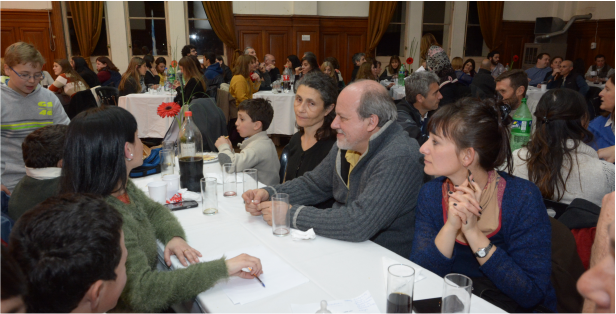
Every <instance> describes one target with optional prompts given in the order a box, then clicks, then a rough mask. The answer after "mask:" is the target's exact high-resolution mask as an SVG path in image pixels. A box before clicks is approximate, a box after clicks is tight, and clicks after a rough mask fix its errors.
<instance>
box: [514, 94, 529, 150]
mask: <svg viewBox="0 0 616 314" xmlns="http://www.w3.org/2000/svg"><path fill="white" fill-rule="evenodd" d="M532 123H533V116H532V115H531V114H530V110H528V106H527V105H526V98H523V99H522V104H521V105H520V108H518V109H517V110H516V111H515V114H514V115H513V126H512V127H511V142H510V145H511V151H512V152H513V151H515V150H516V149H519V148H521V147H522V146H524V145H526V143H528V141H529V140H530V130H531V124H532Z"/></svg>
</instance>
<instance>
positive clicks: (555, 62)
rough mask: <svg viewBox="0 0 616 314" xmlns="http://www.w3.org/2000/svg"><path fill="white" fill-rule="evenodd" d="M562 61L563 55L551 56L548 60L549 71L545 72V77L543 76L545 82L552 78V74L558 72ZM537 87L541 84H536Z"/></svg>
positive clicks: (554, 74)
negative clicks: (549, 60)
mask: <svg viewBox="0 0 616 314" xmlns="http://www.w3.org/2000/svg"><path fill="white" fill-rule="evenodd" d="M562 62H563V57H559V56H556V57H554V58H552V61H551V62H550V69H551V70H550V72H548V73H546V74H545V77H544V78H543V81H544V82H547V83H546V84H548V83H550V82H551V81H550V79H551V78H552V79H553V76H556V74H558V73H560V64H561V63H562ZM537 87H539V88H541V84H537Z"/></svg>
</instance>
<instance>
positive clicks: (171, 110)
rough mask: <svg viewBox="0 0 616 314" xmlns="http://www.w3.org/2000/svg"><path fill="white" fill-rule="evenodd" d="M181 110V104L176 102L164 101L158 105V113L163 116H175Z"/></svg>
mask: <svg viewBox="0 0 616 314" xmlns="http://www.w3.org/2000/svg"><path fill="white" fill-rule="evenodd" d="M178 112H180V105H178V104H177V103H174V102H164V103H162V104H160V106H158V109H157V110H156V113H157V114H158V115H159V116H160V117H161V118H171V117H175V116H176V115H177V114H178Z"/></svg>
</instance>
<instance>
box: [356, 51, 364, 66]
mask: <svg viewBox="0 0 616 314" xmlns="http://www.w3.org/2000/svg"><path fill="white" fill-rule="evenodd" d="M361 57H366V54H365V53H363V52H358V53H356V54H354V55H353V65H355V64H356V63H357V62H359V60H361Z"/></svg>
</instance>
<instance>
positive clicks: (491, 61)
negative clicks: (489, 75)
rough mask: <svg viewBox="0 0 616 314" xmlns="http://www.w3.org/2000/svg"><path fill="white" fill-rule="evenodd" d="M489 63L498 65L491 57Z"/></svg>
mask: <svg viewBox="0 0 616 314" xmlns="http://www.w3.org/2000/svg"><path fill="white" fill-rule="evenodd" d="M490 63H492V65H498V61H494V59H491V60H490Z"/></svg>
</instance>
